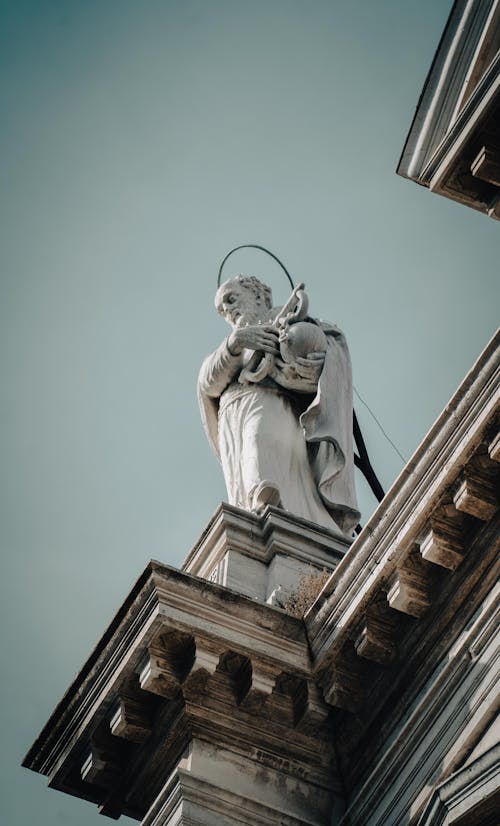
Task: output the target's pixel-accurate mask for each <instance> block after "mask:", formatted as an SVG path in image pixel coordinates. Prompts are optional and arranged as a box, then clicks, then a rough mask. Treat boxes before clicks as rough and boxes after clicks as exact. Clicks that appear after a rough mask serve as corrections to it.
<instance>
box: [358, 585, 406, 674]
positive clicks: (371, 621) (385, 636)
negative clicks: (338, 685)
mask: <svg viewBox="0 0 500 826" xmlns="http://www.w3.org/2000/svg"><path fill="white" fill-rule="evenodd" d="M395 632H396V619H395V616H394V612H393V611H391V609H390V607H389V605H388V603H387V594H386V593H385V592H383V591H380V592H379V593H378V594H377V596H376V597H375V599H374V600H373V602H372V603H371V604H370V605H369V606H368V608H367V609H366V614H365V623H364V626H363V627H362V629H361V631H360V634H359V636H358V637H357V639H356V640H355V642H354V647H355V649H356V653H357V654H358V655H359V656H360V657H365V658H366V659H367V660H371V661H372V662H376V663H379V664H380V665H386V664H387V663H390V662H392V660H393V659H394V658H395V656H396V653H397V652H396V642H395Z"/></svg>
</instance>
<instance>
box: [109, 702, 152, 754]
mask: <svg viewBox="0 0 500 826" xmlns="http://www.w3.org/2000/svg"><path fill="white" fill-rule="evenodd" d="M109 728H110V731H111V734H113V735H114V736H115V737H122V738H123V739H125V740H130V741H131V742H133V743H144V742H145V741H146V740H147V739H148V737H149V736H150V734H151V723H150V719H149V714H148V711H147V709H146V708H145V704H144V701H141V700H140V699H139V698H137V697H134V696H132V695H131V694H128V693H121V694H120V695H119V697H118V700H117V702H116V705H115V706H114V709H113V711H112V714H111V719H110V723H109Z"/></svg>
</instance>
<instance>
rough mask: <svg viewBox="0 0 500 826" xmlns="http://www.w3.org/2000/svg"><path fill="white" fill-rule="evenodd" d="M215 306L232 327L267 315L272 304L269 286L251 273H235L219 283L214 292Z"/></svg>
mask: <svg viewBox="0 0 500 826" xmlns="http://www.w3.org/2000/svg"><path fill="white" fill-rule="evenodd" d="M215 306H216V308H217V312H218V313H220V314H221V315H222V316H224V318H225V319H226V321H228V322H229V324H231V325H232V326H233V327H236V326H237V325H238V324H241V323H242V322H248V323H249V324H252V323H255V322H256V321H259V320H262V319H264V318H268V317H269V310H270V309H271V308H272V306H273V297H272V293H271V289H270V287H268V286H267V285H266V284H263V283H262V281H259V279H258V278H255V276H253V275H237V276H236V278H230V279H229V281H225V282H224V284H221V286H220V287H219V289H218V290H217V292H216V294H215Z"/></svg>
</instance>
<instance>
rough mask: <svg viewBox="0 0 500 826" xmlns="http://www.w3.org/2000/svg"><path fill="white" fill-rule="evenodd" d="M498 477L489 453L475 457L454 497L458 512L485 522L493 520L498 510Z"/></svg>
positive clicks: (465, 471)
mask: <svg viewBox="0 0 500 826" xmlns="http://www.w3.org/2000/svg"><path fill="white" fill-rule="evenodd" d="M492 466H493V469H492ZM497 476H498V471H497V468H496V464H493V463H492V461H491V460H490V458H489V456H488V454H487V453H484V454H480V455H477V456H473V458H472V459H471V461H470V462H469V464H468V465H467V466H466V467H465V469H464V471H463V474H462V477H461V479H460V483H459V486H458V488H457V490H456V492H455V495H454V497H453V502H454V505H455V507H456V508H457V510H459V511H463V512H464V513H468V514H469V515H470V516H475V517H476V519H481V520H482V521H483V522H487V521H488V520H489V519H491V518H492V517H493V516H494V514H495V513H496V510H497V508H498V498H497V488H496V482H497V481H498V480H497V479H496V478H495V477H497Z"/></svg>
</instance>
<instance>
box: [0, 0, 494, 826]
mask: <svg viewBox="0 0 500 826" xmlns="http://www.w3.org/2000/svg"><path fill="white" fill-rule="evenodd" d="M450 6H451V2H450V0H407V2H401V0H378V2H373V0H358V2H340V0H311V2H307V3H306V2H304V0H251V1H250V0H247V2H243V1H242V0H198V1H196V0H182V1H181V0H32V1H31V2H28V0H12V1H11V2H0V8H1V18H2V19H1V32H0V100H1V125H0V129H1V138H0V143H1V146H0V148H1V152H0V176H1V200H2V204H1V220H0V242H1V243H0V247H1V253H0V255H1V259H2V262H1V276H0V278H1V282H0V289H1V302H0V365H1V402H0V405H1V406H0V411H1V417H0V421H1V432H0V467H1V477H2V478H1V485H2V491H1V502H0V520H1V554H2V577H1V588H2V594H1V610H2V622H1V626H0V627H1V634H2V638H3V639H2V679H1V683H0V691H1V704H0V711H1V713H2V726H1V731H2V757H1V760H2V762H1V768H0V782H1V784H2V786H3V788H2V789H1V792H0V799H1V801H2V802H1V804H0V805H1V807H2V812H1V815H2V822H5V823H7V822H8V823H9V826H26V824H27V823H32V822H36V823H37V826H49V824H50V826H53V824H65V826H90V824H92V823H97V822H100V820H99V816H98V814H97V811H96V809H95V808H94V807H93V806H92V805H91V804H87V803H83V802H81V801H78V800H74V799H72V798H67V797H65V796H64V795H62V794H60V793H56V792H53V791H50V790H47V789H46V787H45V781H44V780H43V779H42V778H40V777H37V776H35V775H34V774H31V773H29V772H27V771H26V770H24V769H21V768H20V767H19V763H20V761H21V759H22V757H23V755H24V753H25V751H26V750H27V748H28V747H29V746H30V745H31V743H32V741H33V740H34V738H35V736H36V735H37V734H38V732H39V730H40V728H41V727H42V725H43V724H44V723H45V721H46V719H47V718H48V716H49V714H50V712H51V711H52V709H53V708H54V706H55V705H56V703H57V701H58V700H59V699H60V697H61V695H62V694H63V692H64V691H65V689H66V687H67V686H68V684H69V683H70V681H71V679H72V677H73V675H74V673H75V672H76V671H77V670H78V669H79V667H80V666H81V664H82V663H83V661H84V659H85V658H86V656H87V654H88V653H89V651H90V649H91V648H92V646H93V645H94V643H95V642H96V640H97V639H98V637H99V636H100V634H101V633H102V632H103V630H104V628H105V626H106V624H107V622H108V621H109V619H110V618H111V616H112V615H113V613H114V612H115V610H116V609H117V608H118V606H119V605H120V603H121V601H122V600H123V598H124V597H125V595H126V593H127V592H128V590H129V588H130V586H131V584H132V582H133V580H134V579H135V578H136V576H137V575H138V574H139V572H140V571H141V570H142V568H143V567H144V565H145V564H146V562H147V560H148V559H150V558H151V557H154V558H157V559H160V560H162V561H164V562H167V563H170V564H174V565H178V564H180V562H181V561H182V559H183V557H184V556H185V555H186V553H187V552H188V550H189V548H190V547H191V545H192V543H193V542H194V541H195V539H196V538H197V536H198V535H199V534H200V533H201V531H202V529H203V527H204V526H205V524H206V522H207V521H208V519H209V518H210V516H211V514H212V513H213V511H214V510H215V508H216V507H217V505H218V503H219V501H220V500H221V499H222V498H223V497H224V486H223V480H222V476H221V472H220V469H219V467H218V465H217V462H216V460H215V458H214V457H213V456H212V455H211V453H210V450H209V447H208V444H207V443H206V440H205V436H204V434H203V431H202V428H201V425H200V422H199V416H198V410H197V405H196V395H195V385H196V376H197V370H198V367H199V364H200V362H201V360H202V358H203V356H204V355H205V354H206V353H207V352H208V351H210V350H211V349H213V348H214V347H215V346H216V345H217V344H218V342H219V341H220V340H221V339H222V337H223V336H224V335H225V334H226V331H225V327H224V323H223V322H222V321H221V320H220V319H219V318H218V317H217V315H216V313H215V310H214V308H213V303H212V302H213V293H214V287H215V279H216V273H217V268H218V265H219V262H220V260H221V258H222V257H223V255H224V254H225V253H226V252H227V251H228V250H229V249H230V248H231V247H233V246H235V245H236V244H239V243H243V242H245V241H257V242H259V243H261V244H264V245H267V246H269V247H270V249H272V250H273V251H274V252H276V253H277V254H278V255H279V256H280V257H281V258H282V259H283V260H284V262H285V263H286V264H287V266H288V267H289V269H290V270H291V272H292V275H293V276H294V278H295V279H296V280H299V279H300V280H304V281H305V282H306V284H307V288H308V291H309V294H310V299H311V312H312V314H316V315H318V316H322V317H324V318H328V319H330V320H331V321H335V322H337V323H338V324H339V326H341V327H342V329H344V330H345V332H346V334H347V336H348V340H349V342H350V347H351V352H352V357H353V363H354V376H355V385H356V387H357V389H358V391H359V393H360V394H361V396H362V397H363V398H364V399H365V400H366V401H367V402H368V404H369V405H370V406H371V407H372V409H373V410H374V412H375V413H376V415H377V416H378V417H379V419H380V420H381V421H382V423H383V425H384V427H385V429H386V430H387V432H388V433H389V435H390V436H391V438H392V439H393V440H394V441H395V442H396V444H397V445H398V446H399V448H400V450H401V451H402V452H403V453H404V454H405V455H406V456H407V457H408V456H409V455H410V454H411V453H412V452H413V450H414V449H415V447H416V446H417V445H418V443H419V442H420V440H421V439H422V437H423V436H424V434H425V432H426V431H427V429H428V428H429V427H430V425H431V424H432V422H433V420H434V419H435V417H436V416H437V415H438V414H439V412H440V411H441V409H442V408H443V407H444V405H445V404H446V402H447V400H448V399H449V397H450V396H451V394H452V392H453V391H454V390H455V388H456V386H457V385H458V383H459V382H460V380H461V379H462V377H463V376H464V374H465V373H466V371H467V370H468V369H469V368H470V367H471V365H472V363H473V362H474V360H475V358H476V357H477V356H478V354H479V353H480V351H481V350H482V349H483V347H484V345H485V344H486V342H487V341H488V339H489V338H490V336H491V334H492V333H493V331H494V329H495V327H496V324H497V307H498V272H499V231H498V230H499V228H498V225H497V224H496V223H495V222H493V221H491V220H490V219H488V218H486V217H484V216H483V215H480V214H477V213H475V212H473V211H472V210H469V209H467V208H465V207H462V206H459V205H456V204H454V203H452V202H449V201H447V200H445V199H442V198H440V197H438V196H435V195H432V194H430V193H429V192H427V191H426V190H424V189H421V188H419V187H418V186H416V185H414V184H412V183H410V182H408V181H405V180H403V179H401V178H398V177H397V176H396V175H395V172H394V170H395V167H396V164H397V161H398V157H399V154H400V152H401V149H402V147H403V143H404V140H405V137H406V134H407V132H408V129H409V126H410V122H411V119H412V115H413V112H414V109H415V106H416V103H417V100H418V96H419V94H420V91H421V88H422V86H423V83H424V80H425V76H426V73H427V71H428V68H429V66H430V63H431V60H432V57H433V54H434V52H435V49H436V47H437V43H438V41H439V37H440V35H441V32H442V30H443V27H444V24H445V21H446V18H447V15H448V12H449V9H450ZM233 262H234V267H235V269H236V270H242V271H244V272H251V273H253V274H255V275H258V276H261V277H263V278H264V279H267V280H268V281H269V282H270V283H271V284H272V286H273V287H274V289H275V297H276V300H277V301H279V300H283V299H284V298H285V297H286V295H287V289H286V282H285V281H284V279H283V278H282V276H281V274H280V272H279V270H278V268H276V267H275V266H274V265H273V263H272V262H271V261H270V260H267V259H266V258H265V257H264V256H261V255H260V254H258V253H245V254H241V256H240V257H239V258H238V259H237V258H236V257H234V258H233ZM228 274H229V273H228ZM357 408H358V414H359V417H360V420H361V423H362V427H363V430H364V432H365V436H366V439H367V442H368V445H369V448H370V452H371V455H372V458H373V463H374V465H375V467H376V469H377V470H378V472H379V475H380V477H381V479H382V481H383V483H384V485H385V486H386V487H388V486H389V485H390V484H391V482H392V481H393V480H394V478H395V476H396V475H397V474H398V472H399V470H400V469H401V462H400V460H399V458H398V456H397V454H395V452H394V451H393V449H392V448H391V447H390V445H389V444H388V443H387V441H386V440H385V439H384V438H383V436H382V434H381V433H380V431H379V430H378V428H377V427H376V425H375V424H374V422H373V420H372V419H371V418H370V416H369V415H368V413H367V411H366V409H365V408H364V407H363V406H362V405H361V404H360V403H359V402H358V404H357ZM359 494H360V502H361V508H362V510H363V513H364V519H365V520H366V518H367V517H368V516H369V515H370V513H371V512H372V510H373V508H374V500H373V498H372V497H371V495H370V494H369V492H368V491H367V490H366V487H365V486H364V485H363V483H362V482H360V486H359Z"/></svg>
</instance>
